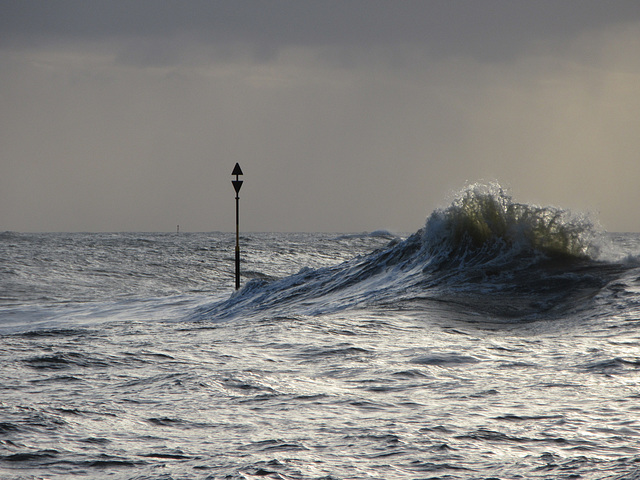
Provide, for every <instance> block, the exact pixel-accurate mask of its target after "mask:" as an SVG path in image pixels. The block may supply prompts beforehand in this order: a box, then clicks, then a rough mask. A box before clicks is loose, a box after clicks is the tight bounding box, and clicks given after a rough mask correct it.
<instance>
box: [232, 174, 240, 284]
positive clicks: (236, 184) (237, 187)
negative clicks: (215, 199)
mask: <svg viewBox="0 0 640 480" xmlns="http://www.w3.org/2000/svg"><path fill="white" fill-rule="evenodd" d="M231 175H235V176H236V179H235V180H231V183H233V188H234V189H235V191H236V290H238V289H239V288H240V187H242V180H240V177H239V176H240V175H242V169H241V168H240V165H238V164H237V163H236V166H235V167H234V168H233V172H232V173H231Z"/></svg>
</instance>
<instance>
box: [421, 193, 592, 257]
mask: <svg viewBox="0 0 640 480" xmlns="http://www.w3.org/2000/svg"><path fill="white" fill-rule="evenodd" d="M597 237H598V233H597V229H596V228H595V227H594V222H593V221H592V220H591V219H590V218H589V217H588V216H586V215H577V214H574V213H572V212H571V211H569V210H565V209H561V208H556V207H540V206H537V205H532V204H524V203H517V202H514V201H513V199H512V197H511V195H509V194H508V193H507V192H506V191H505V189H504V188H503V187H501V186H500V185H499V184H497V183H490V184H488V185H484V184H473V185H470V186H468V187H466V188H465V189H463V190H462V191H461V192H460V193H459V194H458V195H457V196H456V197H455V199H454V200H453V202H452V203H451V205H450V206H449V207H447V208H445V209H438V210H435V211H434V212H433V213H432V214H431V215H430V216H429V218H428V219H427V223H426V226H425V229H424V241H425V243H426V244H427V246H428V248H429V249H430V250H431V252H432V253H434V254H435V253H439V254H441V253H442V249H443V248H444V249H446V250H447V251H448V253H449V254H450V255H461V254H463V253H464V254H467V253H469V252H478V251H480V250H484V251H487V250H490V251H494V252H495V251H498V250H500V251H504V249H512V250H513V252H514V253H517V254H530V253H537V254H543V255H546V256H549V257H553V258H558V257H564V258H576V259H586V258H595V257H596V256H597V254H598V246H597V243H596V242H595V239H596V238H597Z"/></svg>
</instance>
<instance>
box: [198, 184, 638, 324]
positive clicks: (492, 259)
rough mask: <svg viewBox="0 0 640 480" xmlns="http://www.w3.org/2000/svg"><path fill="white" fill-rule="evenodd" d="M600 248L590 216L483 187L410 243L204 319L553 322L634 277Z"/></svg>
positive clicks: (220, 308) (269, 289) (236, 298)
mask: <svg viewBox="0 0 640 480" xmlns="http://www.w3.org/2000/svg"><path fill="white" fill-rule="evenodd" d="M600 239H601V234H600V233H599V232H598V231H597V229H596V228H595V227H594V224H593V222H592V221H591V220H590V219H589V218H588V217H586V216H579V215H575V214H573V213H571V212H570V211H568V210H563V209H559V208H556V207H540V206H536V205H530V204H523V203H517V202H515V201H513V199H512V198H511V196H510V195H509V194H507V193H506V192H505V190H504V189H503V188H502V187H500V186H499V185H498V184H489V185H481V184H475V185H471V186H468V187H467V188H465V189H464V190H462V191H461V192H460V193H459V194H458V195H457V196H456V197H455V198H454V200H453V201H452V203H451V205H450V206H448V207H446V208H443V209H437V210H435V211H434V212H433V213H432V214H431V215H430V216H429V217H428V219H427V221H426V225H425V227H424V228H423V229H421V230H419V231H418V232H416V233H414V234H413V235H411V236H409V237H408V238H406V239H405V240H398V239H394V240H392V241H391V242H390V243H389V244H388V245H387V246H386V247H384V248H382V249H379V250H376V251H374V252H372V253H371V254H369V255H366V256H363V257H357V258H354V259H352V260H350V261H347V262H344V263H342V264H340V265H337V266H333V267H326V268H321V269H317V270H313V269H302V270H301V271H300V272H299V273H297V274H296V275H292V276H290V277H286V278H283V279H280V280H276V281H272V282H267V281H264V280H253V281H251V282H249V283H248V284H247V285H246V286H245V287H244V288H243V289H242V290H240V291H239V292H237V293H236V294H234V295H233V296H232V297H231V298H230V299H229V300H227V301H224V302H222V303H218V304H215V305H213V306H209V307H206V308H204V309H202V310H201V311H199V312H198V315H199V316H201V317H204V318H225V317H229V316H234V315H238V314H241V315H243V316H246V315H250V314H251V313H252V312H260V313H261V314H264V313H265V311H270V312H271V313H273V314H274V315H287V314H291V313H296V314H308V315H315V314H324V313H331V312H335V311H340V310H344V309H347V308H359V307H365V306H366V307H368V308H369V307H371V306H372V305H379V306H380V307H382V308H385V307H389V306H391V305H393V306H394V307H397V306H400V305H404V306H406V307H407V308H412V309H418V310H419V309H420V308H433V305H434V304H438V305H440V306H441V307H442V306H445V307H446V308H454V309H459V310H460V311H461V313H467V314H468V313H472V314H477V313H481V314H485V315H490V316H491V317H492V319H494V320H495V319H502V320H504V319H509V320H535V319H536V318H538V316H539V315H540V314H543V313H544V314H545V315H546V316H547V318H548V315H549V314H550V313H553V312H558V313H562V312H566V311H567V310H576V309H580V308H581V305H583V304H584V302H585V301H587V300H589V299H591V298H593V297H594V296H595V295H596V294H597V293H598V292H599V291H600V290H601V289H602V288H603V287H604V286H605V285H606V284H607V283H609V282H610V281H611V279H612V278H615V277H616V276H617V275H620V274H621V273H622V272H624V271H625V270H626V269H627V268H629V267H628V266H625V265H623V264H620V263H608V262H603V261H600V260H598V256H599V253H600Z"/></svg>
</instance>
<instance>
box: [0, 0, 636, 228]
mask: <svg viewBox="0 0 640 480" xmlns="http://www.w3.org/2000/svg"><path fill="white" fill-rule="evenodd" d="M1 8H2V9H3V15H0V77H1V81H0V111H2V115H0V230H6V229H11V230H41V231H42V230H173V229H174V228H175V225H176V224H180V225H181V229H182V230H185V231H186V230H231V229H232V228H233V226H234V225H233V212H232V210H233V208H232V207H233V189H232V187H231V183H230V179H231V176H230V172H231V169H232V168H233V165H234V164H235V162H239V163H240V164H241V165H242V167H243V169H244V171H245V185H244V186H243V190H242V195H241V196H242V203H241V205H242V207H241V208H242V209H243V210H242V212H243V217H242V221H243V228H245V229H247V230H298V231H300V230H307V231H314V230H325V231H327V230H329V231H357V230H373V229H377V228H389V229H394V230H399V231H412V230H416V229H417V228H419V227H420V226H422V224H423V222H424V218H425V217H426V216H427V215H428V214H429V213H430V211H431V210H432V209H433V208H434V207H436V206H438V205H440V204H442V202H444V201H445V200H444V199H445V198H446V197H447V195H448V194H449V193H450V192H451V191H452V190H456V189H458V188H460V187H462V186H463V185H464V183H465V182H467V181H470V182H473V181H476V180H479V179H485V180H492V179H494V178H495V179H498V180H500V181H502V182H503V183H505V184H507V185H508V186H511V187H512V189H513V193H514V195H515V196H516V198H520V199H522V200H524V201H534V202H537V203H543V204H546V203H554V204H558V205H560V206H568V207H572V208H576V209H584V210H593V211H595V212H599V213H600V217H601V218H602V221H603V223H604V224H605V226H606V227H607V228H609V229H612V230H635V229H637V225H639V224H640V213H639V212H637V211H636V210H637V209H636V208H635V206H636V205H637V204H638V202H640V193H639V190H638V189H637V188H636V185H635V184H636V179H637V178H638V177H639V175H640V167H638V165H639V163H638V162H637V155H636V152H637V151H638V150H639V149H640V141H639V140H638V139H637V137H638V136H637V133H636V132H637V131H638V130H639V129H640V116H638V115H637V112H638V111H640V103H639V102H640V100H638V99H640V81H639V80H638V79H639V78H640V61H639V60H638V56H637V52H638V51H639V50H640V13H639V10H640V4H637V2H600V1H597V2H591V1H588V0H584V1H576V2H573V1H564V2H556V1H553V2H547V1H535V2H529V1H527V2H517V1H508V2H506V1H500V2H498V1H485V2H475V1H456V0H452V1H442V2H408V1H407V2H404V1H403V2H378V1H375V0H367V1H362V2H361V1H347V2H298V1H295V2H294V1H292V2H278V1H272V2H257V1H252V2H242V1H233V2H197V1H191V2H157V1H153V2H147V1H146V0H137V1H136V2H90V1H89V2H87V1H83V2H62V1H60V2H28V1H27V2H25V1H20V2H4V3H3V5H2V7H1Z"/></svg>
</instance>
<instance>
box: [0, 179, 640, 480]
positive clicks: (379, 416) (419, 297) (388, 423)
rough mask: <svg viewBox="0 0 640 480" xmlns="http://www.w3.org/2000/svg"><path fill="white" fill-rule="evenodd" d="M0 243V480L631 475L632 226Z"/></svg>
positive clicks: (499, 198) (537, 221)
mask: <svg viewBox="0 0 640 480" xmlns="http://www.w3.org/2000/svg"><path fill="white" fill-rule="evenodd" d="M234 240H235V239H234V236H233V235H229V234H222V233H208V234H179V235H178V234H136V233H125V234H17V233H4V234H0V342H1V343H0V344H1V346H2V348H1V349H0V362H1V365H2V369H1V370H0V478H7V479H36V478H38V479H45V478H46V479H62V478H80V479H81V478H86V479H102V478H105V479H106V478H109V479H113V478H115V479H214V478H231V479H241V478H247V479H248V478H263V479H269V478H271V479H282V478H284V479H321V478H324V479H329V478H331V479H364V478H371V479H426V478H430V479H436V478H441V479H488V478H501V479H514V478H545V479H561V478H586V479H637V478H640V346H639V345H640V333H639V332H640V263H639V262H638V260H637V258H638V257H637V256H638V255H640V235H638V234H606V235H603V236H599V235H598V234H597V232H595V231H594V230H593V228H592V227H591V226H590V225H589V222H588V221H587V220H585V219H582V218H578V217H575V216H572V215H570V214H569V213H568V212H563V211H561V210H557V209H540V208H538V207H535V206H530V205H520V204H517V203H515V202H513V201H512V200H511V199H510V198H509V197H508V196H506V195H504V193H503V192H501V191H497V190H496V189H495V188H493V189H488V190H487V189H485V190H483V189H481V188H478V187H474V188H470V189H468V190H467V191H466V192H463V193H462V194H461V195H460V196H459V197H458V199H457V200H456V201H454V202H453V204H452V205H451V206H450V207H449V208H447V209H443V210H438V211H436V212H434V213H433V214H432V215H431V216H430V217H429V219H428V221H427V224H426V226H425V228H423V229H421V230H420V231H418V232H417V233H415V234H413V235H406V236H402V237H394V236H391V235H387V234H385V233H384V232H378V233H376V234H359V235H334V234H245V235H242V238H241V240H242V249H243V264H242V268H243V273H244V276H243V279H242V281H243V285H244V288H243V289H242V290H240V291H239V292H237V293H234V291H233V290H232V288H233V283H234V281H233V255H234V251H233V248H234Z"/></svg>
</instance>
